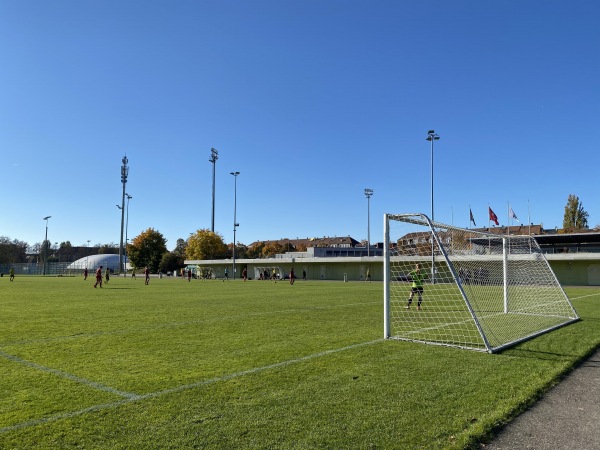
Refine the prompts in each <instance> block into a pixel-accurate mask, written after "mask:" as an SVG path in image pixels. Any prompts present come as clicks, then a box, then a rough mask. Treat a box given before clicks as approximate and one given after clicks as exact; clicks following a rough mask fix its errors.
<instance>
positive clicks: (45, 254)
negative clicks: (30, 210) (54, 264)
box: [42, 216, 52, 275]
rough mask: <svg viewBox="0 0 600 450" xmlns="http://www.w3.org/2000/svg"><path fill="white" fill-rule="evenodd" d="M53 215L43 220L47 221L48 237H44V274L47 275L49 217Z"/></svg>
mask: <svg viewBox="0 0 600 450" xmlns="http://www.w3.org/2000/svg"><path fill="white" fill-rule="evenodd" d="M50 217H52V216H46V217H44V218H43V219H42V220H45V221H46V237H45V238H44V244H43V245H44V269H43V270H42V274H43V275H46V261H47V260H48V219H49V218H50Z"/></svg>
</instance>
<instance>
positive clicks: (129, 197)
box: [125, 193, 133, 274]
mask: <svg viewBox="0 0 600 450" xmlns="http://www.w3.org/2000/svg"><path fill="white" fill-rule="evenodd" d="M125 196H126V197H127V214H126V216H127V218H126V219H125V269H127V245H128V244H129V238H128V237H127V230H128V229H129V200H131V199H132V198H133V197H132V196H131V195H129V194H127V193H125ZM125 274H127V270H125Z"/></svg>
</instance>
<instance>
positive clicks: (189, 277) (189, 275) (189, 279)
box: [188, 269, 192, 281]
mask: <svg viewBox="0 0 600 450" xmlns="http://www.w3.org/2000/svg"><path fill="white" fill-rule="evenodd" d="M191 280H192V269H188V281H191Z"/></svg>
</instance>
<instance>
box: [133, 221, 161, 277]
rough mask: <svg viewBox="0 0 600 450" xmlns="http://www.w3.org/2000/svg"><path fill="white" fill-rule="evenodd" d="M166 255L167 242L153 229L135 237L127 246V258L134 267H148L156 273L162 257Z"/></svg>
mask: <svg viewBox="0 0 600 450" xmlns="http://www.w3.org/2000/svg"><path fill="white" fill-rule="evenodd" d="M165 253H167V240H166V239H165V238H164V236H163V235H162V234H161V233H159V232H158V231H156V230H154V229H153V228H148V229H147V230H146V231H143V232H142V233H140V234H139V235H138V236H136V237H135V238H134V239H133V240H132V241H131V244H129V245H128V246H127V257H128V258H129V260H130V262H131V264H133V266H134V267H138V268H139V267H145V266H148V268H149V269H150V271H151V272H157V271H158V269H159V267H160V263H161V260H162V257H163V255H164V254H165Z"/></svg>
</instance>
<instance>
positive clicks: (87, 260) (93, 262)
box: [67, 254, 128, 272]
mask: <svg viewBox="0 0 600 450" xmlns="http://www.w3.org/2000/svg"><path fill="white" fill-rule="evenodd" d="M123 263H124V264H125V267H126V268H127V266H128V264H127V258H125V257H124V256H123ZM100 266H102V267H103V268H104V269H106V268H107V267H108V268H109V269H110V270H111V271H116V272H118V271H119V255H113V254H102V255H90V256H86V257H84V258H80V259H78V260H77V261H73V262H72V263H71V264H69V265H68V266H67V269H71V270H83V269H85V268H86V267H87V269H88V270H90V271H94V270H96V269H97V268H98V267H100Z"/></svg>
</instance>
